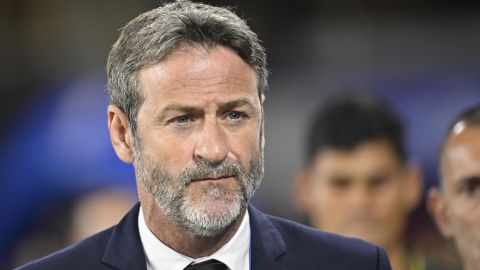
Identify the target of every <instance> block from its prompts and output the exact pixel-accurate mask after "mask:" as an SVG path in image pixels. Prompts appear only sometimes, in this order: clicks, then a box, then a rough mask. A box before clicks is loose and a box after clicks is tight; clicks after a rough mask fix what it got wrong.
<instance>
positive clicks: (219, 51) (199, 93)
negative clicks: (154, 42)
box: [139, 45, 258, 104]
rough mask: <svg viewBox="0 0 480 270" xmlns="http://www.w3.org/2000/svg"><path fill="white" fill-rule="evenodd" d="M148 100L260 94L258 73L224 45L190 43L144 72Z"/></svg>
mask: <svg viewBox="0 0 480 270" xmlns="http://www.w3.org/2000/svg"><path fill="white" fill-rule="evenodd" d="M139 81H140V84H141V88H142V91H143V95H144V97H145V103H148V102H149V101H150V102H155V103H157V104H158V102H163V101H166V100H174V99H182V100H185V99H190V100H191V101H195V100H199V99H200V98H203V99H204V98H206V97H208V96H212V97H213V96H216V98H221V97H222V95H223V96H225V95H238V96H245V95H247V96H251V97H254V96H258V92H257V76H256V73H255V71H254V69H253V68H251V67H250V66H249V65H248V64H247V63H246V62H245V61H243V59H242V58H241V57H240V56H238V55H237V54H236V53H235V52H234V51H232V50H231V49H229V48H226V47H223V46H214V47H210V48H207V47H203V46H200V45H199V46H186V47H182V48H180V49H178V50H177V51H175V52H173V53H172V54H170V55H169V56H168V57H167V58H166V59H164V60H163V61H161V62H160V63H157V64H155V65H153V66H150V67H148V68H145V69H143V70H141V71H140V74H139Z"/></svg>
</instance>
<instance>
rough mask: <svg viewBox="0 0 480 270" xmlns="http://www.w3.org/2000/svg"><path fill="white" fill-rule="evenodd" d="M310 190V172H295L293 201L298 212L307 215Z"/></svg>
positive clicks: (306, 170)
mask: <svg viewBox="0 0 480 270" xmlns="http://www.w3.org/2000/svg"><path fill="white" fill-rule="evenodd" d="M311 191H312V188H311V183H310V172H309V170H308V169H302V170H301V171H299V172H297V174H296V175H295V179H294V181H293V193H294V194H293V200H294V203H295V206H296V207H297V209H298V210H300V211H301V212H303V213H308V211H309V208H310V198H311V196H312V194H311Z"/></svg>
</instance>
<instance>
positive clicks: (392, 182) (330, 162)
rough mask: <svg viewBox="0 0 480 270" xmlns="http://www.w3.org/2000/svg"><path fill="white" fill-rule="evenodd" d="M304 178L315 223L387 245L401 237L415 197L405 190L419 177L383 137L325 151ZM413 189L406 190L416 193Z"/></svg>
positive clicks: (338, 232) (336, 231)
mask: <svg viewBox="0 0 480 270" xmlns="http://www.w3.org/2000/svg"><path fill="white" fill-rule="evenodd" d="M410 177H412V180H410V179H407V178H410ZM307 178H308V179H307V180H306V181H305V183H307V188H305V189H304V190H305V192H304V193H303V196H306V202H307V203H306V209H305V211H306V213H307V215H308V216H309V218H310V220H311V222H312V225H313V226H315V227H317V228H320V229H323V230H326V231H330V232H334V233H337V234H342V235H346V236H352V237H357V238H362V239H365V240H367V241H370V242H373V243H375V244H377V245H381V246H383V247H386V248H388V247H390V245H391V244H392V243H394V242H395V241H398V240H399V238H400V237H401V234H402V233H403V229H404V226H405V223H406V219H407V215H408V214H409V212H410V211H411V210H412V208H413V206H414V205H415V203H416V197H418V195H413V194H411V195H409V196H406V195H405V193H408V191H409V189H407V188H408V185H409V181H412V182H413V181H417V180H416V179H415V180H414V179H413V176H412V175H411V174H410V173H409V172H407V170H406V169H405V168H404V167H403V166H402V165H401V163H400V161H399V160H398V158H397V156H396V155H395V153H394V151H393V149H392V147H391V145H390V144H389V143H388V142H386V141H384V140H374V141H370V142H365V143H363V144H361V145H359V146H358V147H356V148H354V149H352V150H338V149H326V150H323V151H321V152H320V153H319V154H318V155H317V157H316V158H315V159H314V161H313V163H312V165H311V167H310V169H309V172H308V176H307ZM416 189H418V186H417V187H414V189H413V190H410V191H411V192H413V193H416V192H418V191H417V190H416Z"/></svg>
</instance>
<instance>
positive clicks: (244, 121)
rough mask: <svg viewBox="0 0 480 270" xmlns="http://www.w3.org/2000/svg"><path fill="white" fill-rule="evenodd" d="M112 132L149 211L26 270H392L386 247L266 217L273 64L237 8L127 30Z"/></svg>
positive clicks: (187, 11)
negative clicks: (259, 202)
mask: <svg viewBox="0 0 480 270" xmlns="http://www.w3.org/2000/svg"><path fill="white" fill-rule="evenodd" d="M107 72H108V90H109V97H110V105H109V107H108V110H107V111H108V126H109V130H110V137H111V141H112V145H113V147H114V149H115V152H116V154H117V156H118V157H119V158H120V159H121V160H122V161H124V162H126V163H132V164H133V166H134V168H135V173H136V182H137V187H138V194H139V199H140V203H139V204H137V205H136V206H135V207H134V208H133V209H132V210H131V211H130V212H129V213H128V214H127V215H126V216H125V217H124V219H123V220H122V221H121V222H120V223H119V224H118V225H116V226H114V227H112V228H110V229H108V230H106V231H103V232H100V233H98V234H96V235H94V236H92V237H89V238H87V239H85V240H83V241H81V242H79V243H77V244H76V245H74V246H71V247H69V248H67V249H64V250H61V251H59V252H57V253H55V254H53V255H50V256H48V257H46V258H43V259H40V260H38V261H36V262H33V263H31V264H29V265H27V266H24V267H22V268H20V269H73V270H75V269H93V270H96V269H98V270H100V269H148V270H158V269H168V270H182V269H230V270H247V269H306V270H308V269H312V270H313V269H365V270H367V269H369V270H370V269H390V265H389V262H388V258H387V257H386V255H385V252H384V251H383V249H381V248H379V247H376V246H374V245H371V244H369V243H366V242H363V241H361V240H356V239H351V238H345V237H340V236H336V235H332V234H328V233H324V232H320V231H317V230H315V229H311V228H307V227H304V226H302V225H299V224H296V223H293V222H290V221H286V220H283V219H279V218H275V217H271V216H267V215H265V214H263V213H261V212H260V211H258V210H257V209H255V208H254V207H253V206H251V205H249V204H248V201H249V199H250V198H251V197H252V195H253V194H254V193H255V190H256V189H257V188H258V186H259V184H260V182H261V180H262V178H263V146H264V134H263V125H264V115H263V102H264V100H265V95H264V93H265V90H266V88H267V74H268V72H267V69H266V56H265V52H264V49H263V47H262V46H261V44H260V41H259V40H258V39H257V36H256V34H255V33H253V32H252V31H251V30H250V29H249V27H248V26H247V25H246V23H245V22H244V21H243V20H242V19H240V18H239V17H238V16H237V15H235V14H234V13H233V12H231V11H229V10H228V9H224V8H218V7H212V6H208V5H203V4H197V3H192V2H189V1H177V2H173V3H170V4H166V5H164V6H161V7H159V8H157V9H154V10H151V11H149V12H146V13H144V14H142V15H140V16H139V17H137V18H135V19H133V20H132V21H131V22H129V23H128V24H127V25H126V26H125V27H124V28H123V29H122V31H121V33H120V37H119V39H118V40H117V42H116V43H115V45H114V46H113V48H112V50H111V52H110V55H109V58H108V64H107Z"/></svg>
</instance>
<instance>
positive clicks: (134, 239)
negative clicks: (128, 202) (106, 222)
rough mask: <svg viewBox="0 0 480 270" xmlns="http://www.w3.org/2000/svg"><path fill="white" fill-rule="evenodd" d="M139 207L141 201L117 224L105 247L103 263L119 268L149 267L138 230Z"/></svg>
mask: <svg viewBox="0 0 480 270" xmlns="http://www.w3.org/2000/svg"><path fill="white" fill-rule="evenodd" d="M139 209H140V203H137V204H136V205H135V206H134V207H133V208H132V209H131V210H130V212H128V213H127V215H126V216H125V217H124V218H123V219H122V220H121V221H120V223H118V225H116V226H115V228H114V229H113V231H112V233H111V235H110V239H109V240H108V243H107V246H106V248H105V253H104V255H103V258H102V262H103V263H106V264H108V265H110V266H113V267H115V268H117V269H139V270H146V269H147V265H146V260H145V254H144V252H143V246H142V243H141V241H140V235H139V232H138V212H139Z"/></svg>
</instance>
